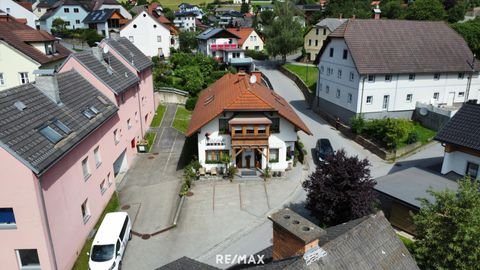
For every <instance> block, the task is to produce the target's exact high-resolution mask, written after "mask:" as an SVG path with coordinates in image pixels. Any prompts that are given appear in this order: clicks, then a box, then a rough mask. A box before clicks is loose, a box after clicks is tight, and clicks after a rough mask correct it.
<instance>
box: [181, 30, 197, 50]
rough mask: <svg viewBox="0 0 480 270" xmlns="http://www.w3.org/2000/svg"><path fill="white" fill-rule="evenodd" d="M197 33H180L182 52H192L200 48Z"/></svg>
mask: <svg viewBox="0 0 480 270" xmlns="http://www.w3.org/2000/svg"><path fill="white" fill-rule="evenodd" d="M197 35H198V33H197V32H184V31H182V32H180V35H179V37H178V40H179V42H180V51H182V52H191V51H192V50H193V49H196V48H197V46H198V40H197Z"/></svg>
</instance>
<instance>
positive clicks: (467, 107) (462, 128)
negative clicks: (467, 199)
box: [435, 101, 480, 179]
mask: <svg viewBox="0 0 480 270" xmlns="http://www.w3.org/2000/svg"><path fill="white" fill-rule="evenodd" d="M479 119H480V104H477V103H476V101H473V102H472V101H471V102H467V103H465V104H464V105H463V106H462V107H461V108H460V110H458V112H457V113H456V114H455V115H454V116H453V117H452V119H450V121H448V122H447V124H445V126H444V127H443V128H442V129H441V130H440V131H439V132H438V134H437V136H436V137H435V140H437V141H440V142H441V143H442V145H443V146H444V147H445V154H444V157H443V164H442V174H447V173H450V172H455V173H456V174H459V175H469V176H470V177H472V178H473V179H480V174H479V173H478V172H479V166H480V136H479V134H480V121H479Z"/></svg>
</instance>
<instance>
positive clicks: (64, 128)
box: [53, 119, 72, 134]
mask: <svg viewBox="0 0 480 270" xmlns="http://www.w3.org/2000/svg"><path fill="white" fill-rule="evenodd" d="M53 124H55V125H56V126H57V127H58V128H59V129H60V130H61V131H63V132H64V133H65V134H70V132H72V130H71V129H70V128H69V127H67V125H65V124H64V123H63V122H62V121H60V120H58V119H55V120H54V121H53Z"/></svg>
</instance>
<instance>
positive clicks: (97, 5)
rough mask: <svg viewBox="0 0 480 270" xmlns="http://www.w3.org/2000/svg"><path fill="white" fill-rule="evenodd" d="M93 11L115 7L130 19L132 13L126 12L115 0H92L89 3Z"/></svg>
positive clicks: (124, 16)
mask: <svg viewBox="0 0 480 270" xmlns="http://www.w3.org/2000/svg"><path fill="white" fill-rule="evenodd" d="M90 5H91V8H92V10H93V11H95V10H103V9H115V10H118V12H119V13H120V14H121V15H122V17H123V18H125V19H126V20H131V19H132V14H130V12H128V10H126V9H125V8H124V7H123V6H122V5H121V4H120V3H119V2H118V1H117V0H93V1H92V3H91V4H90Z"/></svg>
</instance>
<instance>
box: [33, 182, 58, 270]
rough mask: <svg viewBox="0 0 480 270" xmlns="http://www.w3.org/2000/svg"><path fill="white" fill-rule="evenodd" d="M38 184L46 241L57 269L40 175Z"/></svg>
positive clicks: (54, 266) (54, 267)
mask: <svg viewBox="0 0 480 270" xmlns="http://www.w3.org/2000/svg"><path fill="white" fill-rule="evenodd" d="M38 186H39V188H40V190H37V192H38V193H39V194H40V200H41V201H42V210H43V214H44V220H45V226H46V229H47V236H48V243H49V246H50V249H51V250H52V257H53V269H58V266H57V256H56V255H55V249H54V247H53V239H52V233H51V230H50V224H49V223H48V216H47V207H46V206H45V197H44V196H43V192H42V179H41V177H38Z"/></svg>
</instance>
